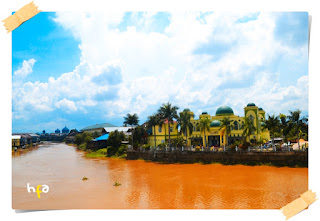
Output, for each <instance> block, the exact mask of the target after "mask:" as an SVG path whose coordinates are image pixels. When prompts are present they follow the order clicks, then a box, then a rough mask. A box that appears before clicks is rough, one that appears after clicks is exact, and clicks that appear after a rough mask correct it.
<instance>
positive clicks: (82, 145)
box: [78, 143, 87, 150]
mask: <svg viewBox="0 0 320 221" xmlns="http://www.w3.org/2000/svg"><path fill="white" fill-rule="evenodd" d="M78 149H79V150H86V149H87V144H86V143H83V144H80V145H79V147H78Z"/></svg>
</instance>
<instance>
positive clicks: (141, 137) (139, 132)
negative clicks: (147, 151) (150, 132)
mask: <svg viewBox="0 0 320 221" xmlns="http://www.w3.org/2000/svg"><path fill="white" fill-rule="evenodd" d="M132 137H133V139H134V141H135V142H134V144H133V146H134V147H138V146H139V145H140V144H141V145H143V144H145V143H146V138H147V129H146V127H145V125H140V126H137V127H136V128H134V131H133V136H132Z"/></svg>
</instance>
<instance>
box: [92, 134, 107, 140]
mask: <svg viewBox="0 0 320 221" xmlns="http://www.w3.org/2000/svg"><path fill="white" fill-rule="evenodd" d="M108 137H109V134H105V135H102V136H101V137H97V138H96V139H95V140H107V139H108Z"/></svg>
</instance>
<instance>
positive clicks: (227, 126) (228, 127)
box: [220, 117, 233, 146]
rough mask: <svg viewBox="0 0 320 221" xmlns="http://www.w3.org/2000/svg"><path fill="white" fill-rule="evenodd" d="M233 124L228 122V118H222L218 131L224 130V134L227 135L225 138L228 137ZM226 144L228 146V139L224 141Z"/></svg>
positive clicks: (230, 121)
mask: <svg viewBox="0 0 320 221" xmlns="http://www.w3.org/2000/svg"><path fill="white" fill-rule="evenodd" d="M232 122H233V120H230V117H224V118H223V119H222V120H221V125H220V129H222V128H224V129H225V133H226V135H227V138H228V137H229V134H230V132H231V123H232ZM226 144H227V146H228V139H226Z"/></svg>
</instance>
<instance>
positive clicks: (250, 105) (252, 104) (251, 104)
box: [247, 103, 256, 107]
mask: <svg viewBox="0 0 320 221" xmlns="http://www.w3.org/2000/svg"><path fill="white" fill-rule="evenodd" d="M254 106H256V105H255V103H249V104H247V107H254Z"/></svg>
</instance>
